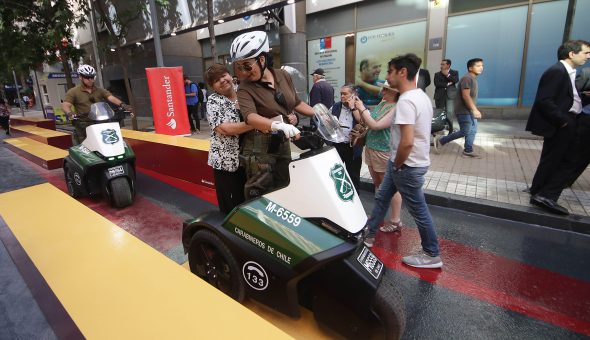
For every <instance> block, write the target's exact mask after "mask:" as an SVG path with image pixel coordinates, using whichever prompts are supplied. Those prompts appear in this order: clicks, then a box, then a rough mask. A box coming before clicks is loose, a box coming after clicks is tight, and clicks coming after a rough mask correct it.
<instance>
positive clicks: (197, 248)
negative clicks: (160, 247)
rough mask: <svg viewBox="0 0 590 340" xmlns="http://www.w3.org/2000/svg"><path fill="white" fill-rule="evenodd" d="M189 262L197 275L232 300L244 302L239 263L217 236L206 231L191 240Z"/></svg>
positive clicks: (196, 234)
mask: <svg viewBox="0 0 590 340" xmlns="http://www.w3.org/2000/svg"><path fill="white" fill-rule="evenodd" d="M188 262H189V266H190V269H191V272H193V273H194V274H195V275H197V276H198V277H200V278H202V279H203V280H205V281H207V282H208V283H209V284H210V285H212V286H213V287H215V288H217V289H219V290H220V291H222V292H223V293H225V294H226V295H227V296H229V297H231V298H232V299H234V300H236V301H239V302H242V301H243V300H244V296H245V290H244V280H243V279H242V276H241V275H240V268H239V267H238V263H237V262H236V260H235V258H234V256H233V255H232V253H231V251H230V250H229V248H228V247H227V246H226V245H225V243H224V242H223V241H222V240H221V239H220V238H219V237H218V236H217V235H215V234H214V233H212V232H210V231H208V230H204V229H203V230H199V231H197V232H196V233H195V234H194V235H193V237H192V239H191V243H190V246H189V250H188Z"/></svg>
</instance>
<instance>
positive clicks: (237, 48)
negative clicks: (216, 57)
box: [229, 31, 270, 61]
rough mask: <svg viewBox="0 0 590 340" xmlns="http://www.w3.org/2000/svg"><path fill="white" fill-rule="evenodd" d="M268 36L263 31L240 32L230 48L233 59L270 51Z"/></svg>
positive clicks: (251, 56) (236, 59)
mask: <svg viewBox="0 0 590 340" xmlns="http://www.w3.org/2000/svg"><path fill="white" fill-rule="evenodd" d="M269 50H270V49H269V48H268V36H267V35H266V33H265V32H263V31H253V32H248V33H244V34H240V35H239V36H238V37H237V38H235V39H234V41H233V42H232V43H231V48H230V50H229V53H230V56H231V58H232V60H233V61H238V60H244V59H250V58H255V57H258V56H259V55H260V53H262V52H268V51H269Z"/></svg>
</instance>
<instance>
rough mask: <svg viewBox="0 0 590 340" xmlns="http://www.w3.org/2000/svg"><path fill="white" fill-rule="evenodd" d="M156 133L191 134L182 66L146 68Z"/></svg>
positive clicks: (171, 134)
mask: <svg viewBox="0 0 590 340" xmlns="http://www.w3.org/2000/svg"><path fill="white" fill-rule="evenodd" d="M145 72H146V74H147V80H148V88H149V89H150V100H151V103H152V112H153V113H154V127H155V129H156V133H159V134H163V135H170V136H178V135H190V133H191V129H190V127H189V123H188V114H187V108H186V96H185V93H184V80H183V73H182V67H180V66H179V67H153V68H146V69H145Z"/></svg>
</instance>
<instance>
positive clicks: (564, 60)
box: [526, 40, 590, 215]
mask: <svg viewBox="0 0 590 340" xmlns="http://www.w3.org/2000/svg"><path fill="white" fill-rule="evenodd" d="M557 57H558V59H559V61H558V62H557V63H556V64H554V65H552V66H551V67H549V68H548V69H547V70H546V71H545V72H544V73H543V75H542V76H541V79H540V80H539V87H538V88H537V94H536V96H535V102H534V103H533V107H532V108H531V113H530V115H529V119H528V121H527V126H526V130H527V131H531V132H532V133H533V134H534V135H537V136H542V137H543V149H542V150H541V158H540V160H539V165H538V166H537V170H536V171H535V175H534V177H533V181H532V183H531V187H530V194H531V200H530V202H531V204H533V205H536V206H539V207H541V208H542V209H545V210H547V211H549V212H552V213H556V214H560V215H567V214H569V211H568V210H567V209H566V208H565V207H563V206H561V205H559V204H558V203H557V200H558V199H559V196H560V195H561V192H562V191H563V189H564V188H565V187H566V186H567V185H570V184H572V183H573V181H575V179H576V178H577V174H578V172H579V173H581V172H580V169H579V166H580V164H583V163H584V162H585V161H583V160H582V158H583V157H580V155H582V154H583V153H584V152H585V149H587V148H588V144H579V145H578V147H580V149H574V148H573V147H574V146H575V145H576V138H578V137H579V138H580V141H584V140H587V139H588V136H584V135H583V134H584V131H585V130H586V129H587V127H586V126H587V123H588V118H587V117H585V116H584V115H580V113H581V112H582V99H581V98H580V95H579V94H578V91H577V90H576V88H575V78H576V67H578V66H581V65H583V64H584V63H586V61H587V60H588V58H590V43H589V42H587V41H583V40H571V41H567V42H565V43H563V44H562V45H561V46H560V47H559V48H558V49H557ZM580 82H581V81H580ZM580 118H581V120H580ZM586 131H587V130H586ZM584 169H585V167H584ZM582 171H583V169H582Z"/></svg>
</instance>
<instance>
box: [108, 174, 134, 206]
mask: <svg viewBox="0 0 590 340" xmlns="http://www.w3.org/2000/svg"><path fill="white" fill-rule="evenodd" d="M108 187H109V189H110V190H109V192H108V195H109V198H110V202H111V205H112V206H113V207H115V208H125V207H127V206H130V205H131V203H133V194H132V193H131V187H130V186H129V181H128V180H127V178H125V177H117V178H114V179H112V180H111V181H110V182H109V183H108Z"/></svg>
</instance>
